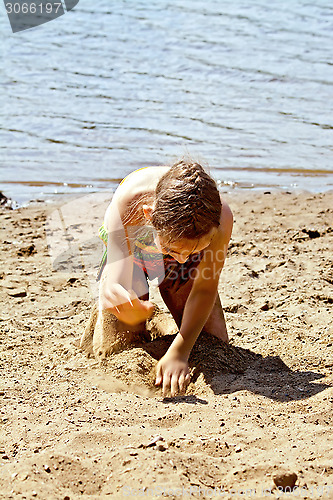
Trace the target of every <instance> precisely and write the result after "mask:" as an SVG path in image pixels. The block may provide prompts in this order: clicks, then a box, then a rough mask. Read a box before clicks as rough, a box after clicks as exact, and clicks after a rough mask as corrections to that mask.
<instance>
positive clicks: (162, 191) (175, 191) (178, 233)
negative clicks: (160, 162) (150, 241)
mask: <svg viewBox="0 0 333 500" xmlns="http://www.w3.org/2000/svg"><path fill="white" fill-rule="evenodd" d="M221 210H222V204H221V199H220V195H219V191H218V189H217V186H216V182H215V181H214V180H213V179H212V178H211V177H210V175H209V174H208V173H207V172H206V171H205V170H204V168H203V167H202V166H201V165H200V164H199V163H195V162H193V161H192V160H187V159H182V160H180V161H178V162H176V163H175V164H174V165H172V167H171V168H170V170H168V172H166V173H165V174H164V175H163V176H162V177H161V179H160V180H159V182H158V184H157V186H156V192H155V204H154V210H153V213H152V219H151V223H152V225H153V226H154V228H155V229H156V230H157V231H158V232H159V234H160V235H161V236H162V237H163V238H165V239H166V240H167V241H169V242H172V241H176V240H179V239H181V238H187V239H196V238H201V237H202V236H205V235H207V234H208V233H209V232H210V231H211V229H212V228H213V227H218V226H219V225H220V217H221Z"/></svg>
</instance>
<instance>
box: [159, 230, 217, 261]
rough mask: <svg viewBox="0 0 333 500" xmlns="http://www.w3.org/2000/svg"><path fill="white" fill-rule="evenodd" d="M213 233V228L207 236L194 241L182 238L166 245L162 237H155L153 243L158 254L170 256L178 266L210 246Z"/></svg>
mask: <svg viewBox="0 0 333 500" xmlns="http://www.w3.org/2000/svg"><path fill="white" fill-rule="evenodd" d="M215 232H216V228H215V227H214V228H213V229H211V231H210V232H209V233H208V234H207V235H205V236H202V237H201V238H198V239H196V240H189V239H187V238H182V239H181V240H178V241H174V242H172V243H168V242H167V240H165V239H164V238H163V237H162V236H156V238H155V243H156V246H157V248H158V249H159V251H160V252H162V253H163V254H166V255H170V256H171V257H173V258H174V259H175V260H176V261H177V262H179V264H184V262H186V261H187V259H188V258H189V257H190V255H192V254H194V253H199V252H201V251H202V250H204V249H205V248H207V247H208V246H209V245H210V242H211V241H212V239H213V237H214V234H215Z"/></svg>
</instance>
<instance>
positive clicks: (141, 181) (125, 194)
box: [104, 167, 170, 223]
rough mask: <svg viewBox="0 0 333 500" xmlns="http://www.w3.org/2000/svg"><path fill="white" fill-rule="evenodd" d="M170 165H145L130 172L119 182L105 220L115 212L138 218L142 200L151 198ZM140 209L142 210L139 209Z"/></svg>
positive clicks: (134, 218)
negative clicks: (137, 213) (129, 214)
mask: <svg viewBox="0 0 333 500" xmlns="http://www.w3.org/2000/svg"><path fill="white" fill-rule="evenodd" d="M169 168H170V167H144V168H139V169H137V170H134V171H133V172H131V173H130V174H128V175H127V176H126V177H125V178H124V179H123V180H122V181H121V183H120V184H119V186H118V187H117V189H116V191H115V192H114V194H113V197H112V200H111V202H110V204H109V206H108V208H107V210H106V214H105V218H104V220H105V222H106V223H107V221H108V219H111V218H113V217H114V213H116V214H119V215H120V217H121V218H124V217H125V219H126V214H128V213H129V212H130V213H131V216H130V217H129V218H130V219H132V218H133V220H136V212H137V211H138V210H139V208H140V200H141V201H143V200H151V199H153V195H154V193H155V189H156V186H157V183H158V181H159V180H160V178H161V177H162V175H164V174H165V173H166V172H167V171H168V169H169ZM139 211H140V210H139Z"/></svg>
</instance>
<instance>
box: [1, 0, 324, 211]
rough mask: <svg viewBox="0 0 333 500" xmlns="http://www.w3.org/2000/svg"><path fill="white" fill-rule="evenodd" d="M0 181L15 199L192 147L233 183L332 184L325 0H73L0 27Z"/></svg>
mask: <svg viewBox="0 0 333 500" xmlns="http://www.w3.org/2000/svg"><path fill="white" fill-rule="evenodd" d="M0 28H1V32H2V53H3V57H2V60H1V81H0V85H1V96H0V106H1V118H0V122H1V129H0V133H1V145H0V146H1V163H0V168H1V174H0V190H2V191H3V192H4V193H5V194H6V195H7V196H11V197H13V198H14V199H16V200H17V201H18V202H20V203H24V202H26V201H28V200H30V199H34V198H42V199H45V198H48V197H50V196H51V195H54V193H75V192H77V193H88V192H92V191H99V190H103V189H109V188H114V187H115V186H116V184H117V183H118V182H119V180H120V179H121V178H123V177H124V176H125V175H126V174H127V173H129V172H130V171H132V170H134V169H136V168H139V167H143V166H146V165H161V164H166V163H170V162H172V161H173V160H175V159H176V158H177V157H179V156H181V155H182V154H184V153H187V152H188V153H190V154H191V155H192V156H193V157H195V158H196V159H199V160H201V159H203V160H204V161H205V162H206V163H208V164H209V165H210V167H211V172H212V173H213V175H214V177H215V178H216V179H218V180H220V181H221V183H222V184H223V183H226V185H227V186H229V187H230V189H233V188H236V189H237V188H248V189H249V188H267V187H268V186H269V187H272V186H276V187H280V188H283V189H295V188H296V189H307V190H311V191H325V190H327V189H332V188H333V140H332V136H333V60H332V48H333V40H332V39H333V4H332V2H330V1H329V0H313V1H312V2H311V3H310V2H309V1H308V0H293V1H292V2H291V1H290V0H280V1H279V2H267V0H251V1H249V0H247V1H243V0H235V1H234V2H230V1H225V0H205V1H202V0H191V1H190V0H182V1H172V0H169V1H167V0H151V1H150V2H148V1H142V0H141V1H140V0H118V1H117V2H110V0H96V1H95V2H88V0H80V3H79V4H78V5H77V6H76V7H75V9H74V10H73V11H71V12H69V13H67V14H66V15H64V16H62V17H60V18H58V19H57V20H55V21H52V22H50V23H47V24H45V25H42V26H40V27H37V28H34V29H32V30H28V31H25V32H21V33H16V34H12V32H11V30H10V25H9V22H8V19H7V17H6V13H5V10H4V8H3V5H2V6H1V10H0Z"/></svg>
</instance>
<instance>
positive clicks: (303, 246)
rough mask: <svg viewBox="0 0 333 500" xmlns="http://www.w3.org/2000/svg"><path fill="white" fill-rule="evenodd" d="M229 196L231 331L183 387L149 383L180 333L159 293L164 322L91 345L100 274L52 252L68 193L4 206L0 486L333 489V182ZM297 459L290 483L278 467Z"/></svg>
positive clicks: (196, 359)
mask: <svg viewBox="0 0 333 500" xmlns="http://www.w3.org/2000/svg"><path fill="white" fill-rule="evenodd" d="M225 198H226V200H227V202H228V203H229V205H230V207H231V209H232V211H233V213H234V218H235V224H234V231H233V235H232V240H231V244H230V247H229V254H228V258H227V261H226V264H225V268H224V270H223V273H222V277H221V280H220V289H219V291H220V296H221V299H222V303H223V305H224V309H225V313H226V320H227V325H228V331H229V337H230V340H231V343H230V346H227V347H226V346H224V345H222V344H221V343H220V342H218V341H216V340H215V339H213V338H207V337H204V338H200V339H199V340H198V341H197V344H196V346H195V348H194V351H193V353H192V358H191V367H192V371H193V377H192V382H191V384H190V386H189V388H188V393H187V395H186V396H183V397H176V398H173V399H171V398H170V399H168V398H166V399H163V398H162V396H161V393H160V390H158V389H155V388H154V386H153V371H154V365H155V363H156V358H157V357H158V356H159V355H160V354H161V352H163V349H166V346H167V345H168V342H170V341H171V340H172V334H173V333H174V331H175V325H174V324H173V323H172V321H171V318H170V315H168V313H167V312H166V311H163V305H162V304H161V302H160V299H159V297H158V296H156V294H155V295H154V297H153V299H154V300H155V301H156V303H158V304H159V306H160V307H161V312H160V313H159V314H158V315H157V316H156V318H154V320H153V321H155V322H157V323H156V324H158V325H162V326H163V328H164V330H165V331H164V333H166V334H167V335H165V336H164V337H161V338H157V339H156V340H154V341H152V342H146V343H142V344H140V345H135V346H133V348H131V349H129V350H125V351H123V352H121V353H119V354H117V355H114V356H112V357H111V358H109V360H108V361H107V362H106V363H103V365H100V364H99V363H98V362H97V361H96V360H95V359H94V358H91V357H90V358H87V356H86V355H85V354H84V353H83V352H81V351H80V350H79V342H80V337H81V335H82V333H83V331H84V329H85V326H86V324H87V321H88V318H89V315H90V311H91V308H92V306H93V303H94V300H93V298H92V295H91V291H90V290H91V278H89V276H87V275H86V274H84V273H83V272H80V271H78V270H77V269H75V266H74V267H72V270H69V269H68V267H66V265H63V267H62V266H61V259H60V261H58V263H57V265H56V266H55V265H54V262H53V263H52V261H51V259H50V249H49V248H48V246H47V243H48V242H47V240H46V233H45V224H46V223H47V222H48V221H50V217H51V215H52V214H54V213H55V211H56V209H57V208H59V207H60V208H61V205H62V203H63V202H62V201H55V202H54V203H48V204H46V203H43V202H39V203H38V202H34V203H32V204H30V205H29V206H28V207H25V208H20V209H18V210H10V209H8V208H1V209H0V216H1V247H0V252H1V263H2V264H1V272H0V283H1V292H0V293H1V303H2V306H1V311H0V334H1V350H2V353H1V375H2V376H1V382H0V384H1V387H0V398H1V403H2V404H1V441H0V463H1V476H0V498H3V499H11V498H27V499H31V498H40V499H45V500H49V499H50V500H52V499H61V500H65V499H67V500H68V499H70V500H73V499H79V498H80V499H99V498H101V499H104V498H116V499H117V498H125V497H129V498H136V497H139V498H142V497H143V498H158V497H159V496H160V497H162V493H163V494H164V495H165V496H164V497H165V498H170V499H171V498H182V497H184V498H215V497H216V498H219V497H221V498H258V499H261V498H286V497H288V498H293V497H296V498H331V499H332V498H333V437H332V425H333V419H332V408H333V405H332V402H333V391H332V385H333V376H332V369H333V347H332V342H333V340H332V336H333V335H332V334H333V328H332V301H333V297H332V283H333V270H332V248H333V245H332V243H333V232H332V222H333V193H332V192H329V193H326V194H309V193H287V192H273V191H272V192H267V193H266V194H264V193H261V194H253V193H249V192H246V193H234V194H232V195H230V194H227V195H226V196H225ZM104 208H105V206H104V205H103V204H101V205H100V208H99V211H96V213H95V215H94V217H93V220H92V223H91V230H92V234H91V241H90V242H89V241H88V242H89V245H90V250H91V252H92V251H93V252H95V253H96V252H97V253H98V255H97V257H96V255H95V260H96V258H97V261H98V259H99V258H100V257H101V253H100V252H101V245H100V244H99V243H98V241H97V239H96V238H95V239H94V237H95V234H96V231H97V228H98V226H99V224H100V222H101V217H102V214H103V210H104ZM76 230H77V231H78V232H80V227H77V228H76ZM53 234H55V235H56V233H53ZM71 234H73V233H71ZM73 237H74V238H75V234H74V236H73ZM55 239H56V236H55V238H54V239H53V241H54V240H55ZM59 239H60V236H59ZM89 245H87V246H89ZM96 248H97V250H96ZM51 250H52V249H51ZM95 260H94V261H95ZM158 322H159V323H158ZM156 324H154V325H152V327H151V328H152V331H153V329H154V328H157V327H156ZM158 325H157V326H158ZM286 473H295V474H296V475H297V479H296V485H297V489H296V490H295V491H294V493H293V494H289V495H287V494H286V493H283V492H281V491H279V489H278V488H277V487H276V486H275V485H274V481H273V478H274V477H275V476H276V475H279V474H286ZM164 497H163V498H164Z"/></svg>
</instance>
